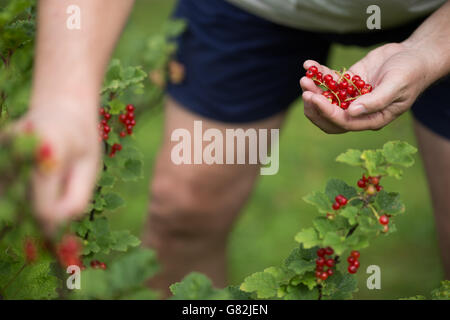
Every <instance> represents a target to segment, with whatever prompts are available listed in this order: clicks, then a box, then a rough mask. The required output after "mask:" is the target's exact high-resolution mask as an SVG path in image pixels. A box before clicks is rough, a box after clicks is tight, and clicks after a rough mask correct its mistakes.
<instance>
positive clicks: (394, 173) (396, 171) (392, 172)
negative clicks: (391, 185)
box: [386, 166, 403, 179]
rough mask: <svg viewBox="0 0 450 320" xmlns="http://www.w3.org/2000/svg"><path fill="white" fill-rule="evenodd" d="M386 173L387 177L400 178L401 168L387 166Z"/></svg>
mask: <svg viewBox="0 0 450 320" xmlns="http://www.w3.org/2000/svg"><path fill="white" fill-rule="evenodd" d="M386 173H387V175H388V176H389V177H394V178H395V179H401V178H402V177H403V170H402V169H400V168H397V167H392V166H391V167H387V168H386Z"/></svg>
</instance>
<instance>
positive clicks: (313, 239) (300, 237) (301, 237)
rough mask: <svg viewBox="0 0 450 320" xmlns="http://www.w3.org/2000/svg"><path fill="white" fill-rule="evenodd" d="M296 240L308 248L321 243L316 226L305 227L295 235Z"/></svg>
mask: <svg viewBox="0 0 450 320" xmlns="http://www.w3.org/2000/svg"><path fill="white" fill-rule="evenodd" d="M295 241H297V242H299V243H301V244H303V246H304V247H305V248H306V249H309V248H312V247H314V246H317V245H318V244H320V240H319V237H318V235H317V232H316V230H314V228H308V229H303V230H302V231H300V232H299V233H297V235H296V236H295Z"/></svg>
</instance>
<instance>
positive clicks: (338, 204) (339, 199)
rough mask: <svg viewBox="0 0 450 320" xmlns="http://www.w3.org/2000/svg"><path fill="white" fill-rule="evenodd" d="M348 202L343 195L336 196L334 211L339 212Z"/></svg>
mask: <svg viewBox="0 0 450 320" xmlns="http://www.w3.org/2000/svg"><path fill="white" fill-rule="evenodd" d="M347 202H348V199H347V198H346V197H344V196H343V195H342V194H339V195H337V196H336V198H334V203H333V206H332V208H333V210H339V209H340V208H342V207H343V206H345V205H346V204H347Z"/></svg>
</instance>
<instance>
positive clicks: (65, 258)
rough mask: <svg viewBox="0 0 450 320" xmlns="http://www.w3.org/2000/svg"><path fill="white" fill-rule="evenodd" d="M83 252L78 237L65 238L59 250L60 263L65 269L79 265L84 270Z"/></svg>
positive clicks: (67, 236) (69, 236) (68, 236)
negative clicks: (81, 256)
mask: <svg viewBox="0 0 450 320" xmlns="http://www.w3.org/2000/svg"><path fill="white" fill-rule="evenodd" d="M81 250H82V246H81V243H80V241H79V240H78V238H77V237H76V236H73V235H66V236H64V237H63V239H62V240H61V243H60V244H59V246H58V249H57V255H58V258H59V262H60V263H61V265H62V266H64V267H68V266H72V265H77V266H79V267H80V268H83V262H82V261H81V258H80V255H81Z"/></svg>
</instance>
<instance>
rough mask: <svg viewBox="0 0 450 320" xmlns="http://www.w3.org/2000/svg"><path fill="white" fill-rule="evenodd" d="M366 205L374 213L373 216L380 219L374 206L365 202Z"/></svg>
mask: <svg viewBox="0 0 450 320" xmlns="http://www.w3.org/2000/svg"><path fill="white" fill-rule="evenodd" d="M367 207H369V208H370V209H372V212H373V214H374V215H375V217H376V218H377V219H378V220H379V219H380V216H379V215H378V213H377V210H375V208H374V207H373V206H372V205H371V204H370V203H368V204H367Z"/></svg>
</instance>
